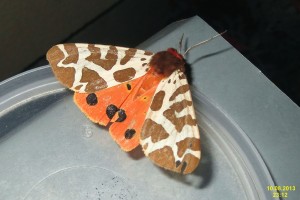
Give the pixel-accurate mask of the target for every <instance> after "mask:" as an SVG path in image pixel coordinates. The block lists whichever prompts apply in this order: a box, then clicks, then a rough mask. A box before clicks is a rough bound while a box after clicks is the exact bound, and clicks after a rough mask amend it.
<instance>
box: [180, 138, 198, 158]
mask: <svg viewBox="0 0 300 200" xmlns="http://www.w3.org/2000/svg"><path fill="white" fill-rule="evenodd" d="M176 145H177V146H178V152H177V155H178V156H179V157H182V156H183V154H184V153H185V152H186V151H187V149H191V150H193V151H200V139H197V138H185V139H184V140H181V141H180V142H177V143H176Z"/></svg>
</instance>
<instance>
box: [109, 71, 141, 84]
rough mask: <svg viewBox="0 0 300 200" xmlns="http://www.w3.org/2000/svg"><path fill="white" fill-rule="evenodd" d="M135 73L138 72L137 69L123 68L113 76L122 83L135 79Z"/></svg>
mask: <svg viewBox="0 0 300 200" xmlns="http://www.w3.org/2000/svg"><path fill="white" fill-rule="evenodd" d="M135 73H136V71H135V69H133V68H127V69H122V70H119V71H116V72H114V73H113V76H114V78H115V80H116V81H117V82H120V83H122V82H125V81H130V80H131V79H133V78H134V76H135Z"/></svg>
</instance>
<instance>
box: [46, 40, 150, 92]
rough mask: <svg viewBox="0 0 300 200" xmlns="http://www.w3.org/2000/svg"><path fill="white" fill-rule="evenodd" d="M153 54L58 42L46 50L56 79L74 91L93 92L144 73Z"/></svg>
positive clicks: (127, 49)
mask: <svg viewBox="0 0 300 200" xmlns="http://www.w3.org/2000/svg"><path fill="white" fill-rule="evenodd" d="M152 55H153V53H151V52H148V51H144V50H139V49H132V48H125V47H117V46H109V45H97V44H95V45H94V44H80V43H73V44H59V45H56V46H53V47H52V48H51V49H50V50H49V51H48V52H47V59H48V61H49V63H50V65H51V67H52V70H53V72H54V74H55V76H56V78H57V79H58V80H59V81H60V82H61V83H62V84H63V85H65V86H66V87H68V88H70V89H71V90H73V91H76V92H87V93H91V92H95V91H98V90H101V89H104V88H108V87H112V86H115V85H118V84H120V83H122V82H126V81H129V80H132V79H136V78H139V77H141V76H143V75H144V74H145V73H146V71H147V68H148V65H147V64H148V62H149V60H150V59H151V57H152Z"/></svg>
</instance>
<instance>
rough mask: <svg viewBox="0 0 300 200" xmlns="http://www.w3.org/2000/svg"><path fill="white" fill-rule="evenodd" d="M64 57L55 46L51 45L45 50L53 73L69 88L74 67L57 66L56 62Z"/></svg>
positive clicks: (72, 81)
mask: <svg viewBox="0 0 300 200" xmlns="http://www.w3.org/2000/svg"><path fill="white" fill-rule="evenodd" d="M64 58H65V56H64V53H63V52H62V51H61V50H60V49H59V48H58V47H57V46H54V47H52V48H51V49H50V50H49V51H48V52H47V59H48V60H49V61H50V65H51V66H52V70H53V72H54V75H55V76H56V78H57V79H58V80H59V81H61V83H62V84H63V85H65V86H66V87H68V88H70V87H72V86H73V83H74V76H75V69H74V68H73V67H58V66H57V64H58V63H59V62H60V61H61V60H63V59H64ZM70 60H71V59H70ZM70 60H69V61H70Z"/></svg>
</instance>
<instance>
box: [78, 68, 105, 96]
mask: <svg viewBox="0 0 300 200" xmlns="http://www.w3.org/2000/svg"><path fill="white" fill-rule="evenodd" d="M80 82H82V83H87V85H86V88H85V92H87V93H90V92H94V91H98V90H100V89H104V88H107V83H106V81H105V80H104V79H103V78H102V77H100V76H99V74H98V73H97V72H95V71H93V70H90V69H88V68H86V67H84V68H83V69H82V77H81V80H80Z"/></svg>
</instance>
